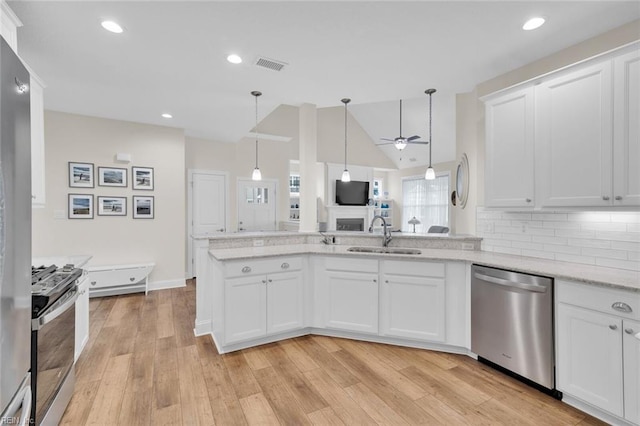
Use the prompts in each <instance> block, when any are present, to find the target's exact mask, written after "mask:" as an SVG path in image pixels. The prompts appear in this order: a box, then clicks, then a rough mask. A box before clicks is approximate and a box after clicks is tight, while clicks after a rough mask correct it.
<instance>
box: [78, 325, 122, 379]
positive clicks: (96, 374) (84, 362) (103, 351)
mask: <svg viewBox="0 0 640 426" xmlns="http://www.w3.org/2000/svg"><path fill="white" fill-rule="evenodd" d="M117 332H118V330H117V329H116V328H113V327H108V328H107V327H103V328H102V329H101V330H100V332H99V333H98V335H97V336H96V339H95V342H94V343H93V347H92V348H91V351H90V352H88V354H87V356H86V357H83V358H82V359H80V360H79V361H80V362H79V363H78V364H77V365H76V376H77V377H76V382H77V383H83V382H93V381H96V380H100V379H102V377H103V373H104V371H105V370H106V369H107V364H108V363H109V357H110V355H111V347H112V346H113V342H114V340H115V336H116V335H117Z"/></svg>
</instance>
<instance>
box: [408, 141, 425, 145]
mask: <svg viewBox="0 0 640 426" xmlns="http://www.w3.org/2000/svg"><path fill="white" fill-rule="evenodd" d="M409 143H410V144H412V145H429V142H427V141H411V142H409Z"/></svg>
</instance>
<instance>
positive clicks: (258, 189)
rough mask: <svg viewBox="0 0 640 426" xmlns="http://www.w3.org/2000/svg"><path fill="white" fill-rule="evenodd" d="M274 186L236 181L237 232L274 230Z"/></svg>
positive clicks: (263, 181) (268, 181)
mask: <svg viewBox="0 0 640 426" xmlns="http://www.w3.org/2000/svg"><path fill="white" fill-rule="evenodd" d="M276 184H277V182H276V181H274V180H264V179H263V180H261V181H253V180H249V179H238V231H240V232H243V231H275V230H276V202H277V197H276Z"/></svg>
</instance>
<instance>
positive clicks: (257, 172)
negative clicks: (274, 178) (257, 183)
mask: <svg viewBox="0 0 640 426" xmlns="http://www.w3.org/2000/svg"><path fill="white" fill-rule="evenodd" d="M251 180H262V173H260V169H259V168H257V167H256V168H255V169H253V173H252V174H251Z"/></svg>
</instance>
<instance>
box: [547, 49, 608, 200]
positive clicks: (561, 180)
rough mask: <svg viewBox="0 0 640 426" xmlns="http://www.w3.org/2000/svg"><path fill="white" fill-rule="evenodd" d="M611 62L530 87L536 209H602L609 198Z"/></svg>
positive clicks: (572, 72) (578, 70)
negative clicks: (533, 115) (532, 90)
mask: <svg viewBox="0 0 640 426" xmlns="http://www.w3.org/2000/svg"><path fill="white" fill-rule="evenodd" d="M612 92H613V89H612V63H611V61H603V62H600V63H596V64H593V65H590V66H587V67H581V68H579V69H577V70H571V71H570V72H566V73H563V74H561V75H559V76H557V77H554V78H549V79H548V80H546V81H543V82H542V83H541V84H539V85H538V86H536V89H535V96H536V102H535V103H536V171H538V172H539V173H537V174H536V188H537V194H536V197H537V198H538V201H539V204H540V206H542V207H554V206H608V205H611V200H612V197H613V196H612V194H611V187H612V186H611V185H612V174H613V170H612V164H613V163H612V155H613V127H612V126H613V123H612V121H613V102H612Z"/></svg>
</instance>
